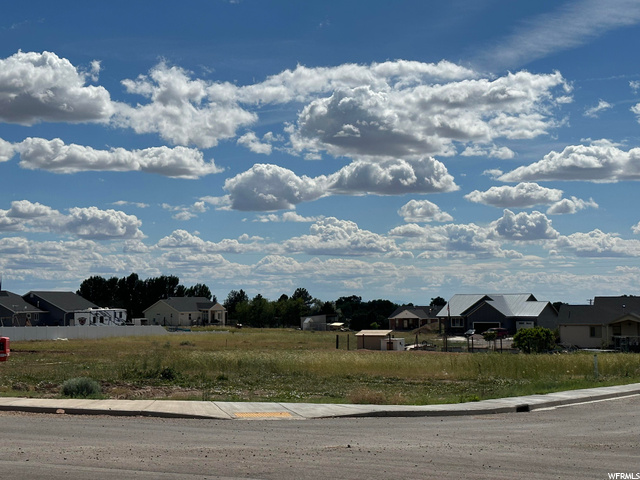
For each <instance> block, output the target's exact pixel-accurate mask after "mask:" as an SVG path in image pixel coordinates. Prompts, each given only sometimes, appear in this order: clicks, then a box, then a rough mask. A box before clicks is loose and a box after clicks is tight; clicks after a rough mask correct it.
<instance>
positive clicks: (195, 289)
mask: <svg viewBox="0 0 640 480" xmlns="http://www.w3.org/2000/svg"><path fill="white" fill-rule="evenodd" d="M184 296H185V297H204V298H208V299H209V300H211V301H212V302H214V303H215V302H217V301H218V300H217V299H216V296H215V295H212V294H211V290H209V287H207V286H206V285H205V284H204V283H196V284H195V285H194V286H192V287H189V288H187V289H185V292H184Z"/></svg>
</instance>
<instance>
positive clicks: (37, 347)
mask: <svg viewBox="0 0 640 480" xmlns="http://www.w3.org/2000/svg"><path fill="white" fill-rule="evenodd" d="M339 335H340V349H336V334H335V333H329V332H315V333H313V332H302V331H297V330H283V329H273V330H268V329H265V330H261V329H243V330H240V331H233V332H231V333H220V332H200V333H191V334H171V335H167V336H160V337H131V338H117V339H104V340H94V341H86V340H74V341H64V342H63V341H48V342H16V343H13V344H12V356H11V358H10V360H9V361H8V362H5V363H4V364H0V395H4V396H38V397H46V396H57V395H59V391H60V386H61V385H62V383H63V382H64V381H66V380H68V379H70V378H75V377H89V378H93V379H95V380H97V381H99V382H100V384H101V386H102V392H103V395H104V396H106V397H109V398H171V399H197V400H226V401H242V400H255V401H305V402H325V403H331V402H344V403H349V402H350V403H374V404H375V403H384V404H429V403H452V402H459V401H470V400H481V399H485V398H495V397H500V396H514V395H521V394H532V393H546V392H550V391H558V390H563V389H571V388H586V387H590V386H603V385H610V384H622V383H631V382H638V381H640V356H639V355H635V354H613V353H608V354H599V355H598V366H599V372H600V376H599V378H597V379H596V378H594V374H593V373H594V372H593V354H584V353H575V354H563V355H522V354H520V355H513V354H506V353H505V354H498V353H490V354H486V353H484V354H467V353H463V354H460V353H436V352H373V351H354V350H349V351H347V350H346V345H347V340H346V337H347V335H348V334H347V333H340V334H339ZM350 335H351V338H350V341H349V344H350V346H351V348H354V346H355V337H353V334H350Z"/></svg>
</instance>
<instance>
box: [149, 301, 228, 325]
mask: <svg viewBox="0 0 640 480" xmlns="http://www.w3.org/2000/svg"><path fill="white" fill-rule="evenodd" d="M144 316H145V318H146V319H147V320H148V321H149V324H151V325H166V326H173V327H181V326H184V327H186V326H192V325H221V326H224V325H226V323H227V310H226V309H225V308H224V307H223V306H222V305H220V304H219V303H214V302H212V301H210V300H209V299H207V298H205V297H169V298H166V299H163V300H158V301H157V302H156V303H154V304H153V305H151V306H150V307H149V308H147V309H146V310H144Z"/></svg>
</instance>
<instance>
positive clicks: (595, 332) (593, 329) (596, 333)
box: [589, 327, 602, 338]
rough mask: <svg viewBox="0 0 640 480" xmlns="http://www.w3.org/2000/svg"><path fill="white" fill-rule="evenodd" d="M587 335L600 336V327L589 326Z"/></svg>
mask: <svg viewBox="0 0 640 480" xmlns="http://www.w3.org/2000/svg"><path fill="white" fill-rule="evenodd" d="M589 336H590V337H591V338H602V327H589Z"/></svg>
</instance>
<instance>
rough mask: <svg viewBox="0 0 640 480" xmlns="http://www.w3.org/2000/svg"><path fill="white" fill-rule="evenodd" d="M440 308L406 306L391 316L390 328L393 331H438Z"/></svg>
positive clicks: (399, 308)
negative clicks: (419, 329)
mask: <svg viewBox="0 0 640 480" xmlns="http://www.w3.org/2000/svg"><path fill="white" fill-rule="evenodd" d="M439 311H440V307H431V306H426V307H425V306H413V305H404V306H402V307H398V308H397V309H396V310H395V311H394V312H393V313H392V314H391V315H390V316H389V328H390V329H392V330H415V329H416V328H420V327H425V326H426V327H427V328H429V329H432V330H437V329H438V317H437V313H438V312H439Z"/></svg>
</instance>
